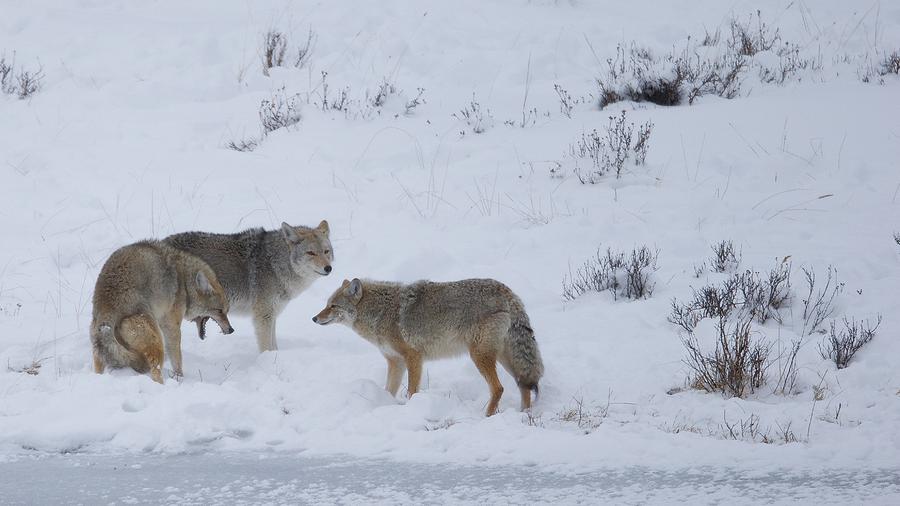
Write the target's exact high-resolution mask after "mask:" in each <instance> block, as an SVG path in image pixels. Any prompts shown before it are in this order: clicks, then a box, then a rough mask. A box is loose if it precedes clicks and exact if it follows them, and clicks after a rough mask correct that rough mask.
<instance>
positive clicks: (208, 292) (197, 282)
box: [184, 268, 234, 339]
mask: <svg viewBox="0 0 900 506" xmlns="http://www.w3.org/2000/svg"><path fill="white" fill-rule="evenodd" d="M187 285H188V287H187V290H188V307H187V310H186V312H185V315H184V318H185V319H186V320H193V321H194V322H195V323H196V324H197V329H198V330H199V331H200V338H201V339H203V338H204V337H205V336H206V321H207V320H209V319H210V318H212V319H213V320H215V321H216V323H218V324H219V328H221V329H222V333H224V334H231V333H232V332H234V328H232V327H231V322H229V321H228V299H227V298H226V297H225V290H224V289H223V288H222V285H220V284H219V280H218V279H216V275H215V274H214V273H213V271H212V269H209V268H205V269H200V270H198V271H197V274H195V275H194V277H193V279H191V280H189V281H188V283H187Z"/></svg>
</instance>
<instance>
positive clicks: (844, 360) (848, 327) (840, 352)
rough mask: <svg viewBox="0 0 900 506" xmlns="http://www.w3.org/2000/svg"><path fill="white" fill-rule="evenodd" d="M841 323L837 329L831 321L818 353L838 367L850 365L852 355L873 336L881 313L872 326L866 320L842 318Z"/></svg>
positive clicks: (879, 321)
mask: <svg viewBox="0 0 900 506" xmlns="http://www.w3.org/2000/svg"><path fill="white" fill-rule="evenodd" d="M843 323H844V328H843V329H840V330H838V329H837V326H836V325H835V322H833V321H832V322H831V329H830V331H829V333H828V337H827V339H826V340H825V342H824V343H820V344H819V355H821V356H822V358H824V359H825V360H830V361H832V362H834V364H835V365H836V366H837V368H838V369H844V368H846V367H847V366H848V365H850V360H852V359H853V355H855V354H856V352H857V351H859V350H860V348H862V347H863V346H865V345H866V344H868V343H869V341H871V340H872V339H873V338H874V337H875V331H876V330H878V326H879V325H881V315H878V318H877V320H876V321H875V325H874V326H873V325H872V324H871V323H869V321H868V320H866V321H863V322H857V321H856V320H848V319H847V318H844V319H843Z"/></svg>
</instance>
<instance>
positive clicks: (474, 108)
mask: <svg viewBox="0 0 900 506" xmlns="http://www.w3.org/2000/svg"><path fill="white" fill-rule="evenodd" d="M452 116H453V117H454V118H456V119H458V120H460V121H463V122H465V123H466V125H468V126H469V129H470V130H471V131H472V133H475V134H481V133H484V132H485V131H486V130H487V129H489V128H491V127H492V126H494V116H493V115H491V110H490V109H482V107H481V104H480V103H479V102H478V100H476V99H475V94H474V93H472V100H471V101H470V102H469V103H468V104H467V105H466V106H465V107H463V108H462V109H460V110H459V112H457V113H453V115H452ZM465 134H466V132H465V130H462V131H460V135H465Z"/></svg>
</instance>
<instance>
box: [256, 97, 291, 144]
mask: <svg viewBox="0 0 900 506" xmlns="http://www.w3.org/2000/svg"><path fill="white" fill-rule="evenodd" d="M300 104H301V102H300V96H299V95H290V96H288V95H287V94H286V93H285V91H284V88H281V89H280V90H278V91H276V92H275V93H274V94H273V95H272V98H271V99H268V100H263V101H262V103H260V104H259V121H260V123H261V124H262V129H263V135H268V134H269V133H271V132H274V131H275V130H278V129H280V128H286V127H289V126H291V125H295V124H297V123H299V122H300V119H301V115H300Z"/></svg>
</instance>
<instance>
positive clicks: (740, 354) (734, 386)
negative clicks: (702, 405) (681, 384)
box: [682, 318, 770, 397]
mask: <svg viewBox="0 0 900 506" xmlns="http://www.w3.org/2000/svg"><path fill="white" fill-rule="evenodd" d="M727 322H728V320H727V319H726V318H720V319H719V321H718V323H717V327H716V329H717V335H716V349H715V351H714V352H713V353H712V354H709V353H706V352H704V351H703V349H702V348H701V346H700V343H699V342H698V341H697V337H696V336H694V335H693V334H686V335H685V336H684V337H682V343H683V344H684V347H685V349H686V350H687V357H686V358H685V359H684V363H685V364H686V365H687V366H688V367H689V368H690V369H691V371H692V373H693V376H692V378H691V384H692V386H693V387H694V388H697V389H702V390H706V391H707V392H721V393H723V394H725V395H729V396H734V397H743V396H745V395H747V394H750V393H753V392H754V391H756V389H758V388H759V387H761V386H762V385H763V384H764V383H765V379H766V369H767V367H768V358H769V350H770V345H769V344H768V343H766V342H764V341H761V340H756V339H753V336H752V333H751V328H750V326H751V320H750V319H746V320H739V321H737V322H736V323H735V324H734V325H728V323H727Z"/></svg>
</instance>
